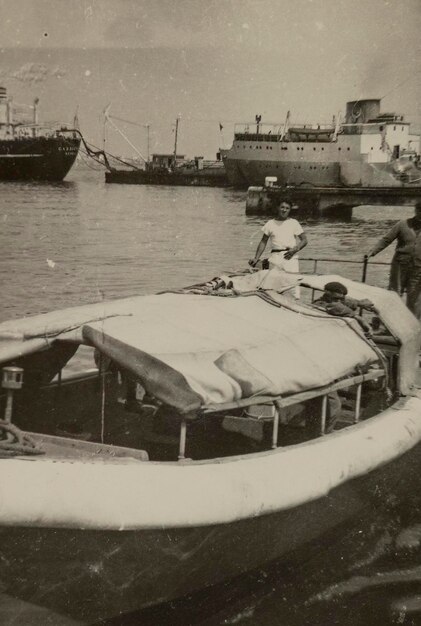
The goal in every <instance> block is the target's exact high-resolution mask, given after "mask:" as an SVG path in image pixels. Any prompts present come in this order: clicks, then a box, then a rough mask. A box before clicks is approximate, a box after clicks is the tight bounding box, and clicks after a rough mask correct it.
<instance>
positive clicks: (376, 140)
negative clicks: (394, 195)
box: [221, 99, 421, 190]
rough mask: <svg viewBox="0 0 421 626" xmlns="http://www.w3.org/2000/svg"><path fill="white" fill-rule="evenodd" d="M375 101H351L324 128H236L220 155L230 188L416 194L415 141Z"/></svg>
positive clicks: (399, 119) (405, 125) (400, 120)
mask: <svg viewBox="0 0 421 626" xmlns="http://www.w3.org/2000/svg"><path fill="white" fill-rule="evenodd" d="M380 102H381V100H380V99H370V100H355V101H351V102H348V103H347V105H346V114H345V118H344V119H343V118H342V117H341V115H338V116H336V117H334V118H333V120H332V121H331V123H329V124H292V123H291V122H290V114H289V112H288V114H287V116H286V119H285V121H284V123H283V124H278V125H276V124H274V125H267V124H262V123H261V116H260V115H257V116H256V121H255V124H247V125H245V126H243V127H242V128H241V129H240V128H236V130H235V134H234V141H233V144H232V147H231V148H229V149H226V150H222V149H221V155H222V159H223V162H224V165H225V169H226V172H227V177H228V179H229V182H230V183H231V184H232V185H234V186H235V187H241V188H247V187H249V186H250V185H263V184H264V182H265V178H266V177H268V176H270V177H276V178H277V182H278V185H281V186H284V185H294V186H296V187H300V188H311V189H314V188H325V189H326V188H335V189H337V188H342V189H348V188H353V189H360V188H364V189H366V188H371V189H380V190H384V189H385V188H390V187H397V188H399V187H408V186H409V187H416V188H418V189H421V171H420V169H419V167H418V165H419V159H420V136H419V134H416V133H415V132H414V131H412V130H411V128H410V124H409V122H406V121H405V120H404V117H403V115H397V114H396V113H381V111H380Z"/></svg>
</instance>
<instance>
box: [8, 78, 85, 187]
mask: <svg viewBox="0 0 421 626" xmlns="http://www.w3.org/2000/svg"><path fill="white" fill-rule="evenodd" d="M37 104H38V100H34V103H33V105H31V106H30V107H28V110H29V116H28V111H25V110H23V108H22V107H17V106H16V105H14V103H13V101H12V99H11V98H9V97H8V95H7V92H6V89H5V88H4V87H0V180H38V181H60V180H63V178H64V177H65V176H66V174H67V173H68V172H69V170H70V168H71V167H72V165H73V163H74V161H75V159H76V156H77V153H78V150H79V146H80V142H81V136H80V133H79V131H77V130H76V129H68V128H66V127H64V126H61V127H58V128H52V127H45V126H42V125H40V124H39V123H38V119H37V117H38V114H37Z"/></svg>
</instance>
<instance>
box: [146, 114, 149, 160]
mask: <svg viewBox="0 0 421 626" xmlns="http://www.w3.org/2000/svg"><path fill="white" fill-rule="evenodd" d="M146 132H147V137H148V148H147V149H148V163H149V160H150V151H149V124H146Z"/></svg>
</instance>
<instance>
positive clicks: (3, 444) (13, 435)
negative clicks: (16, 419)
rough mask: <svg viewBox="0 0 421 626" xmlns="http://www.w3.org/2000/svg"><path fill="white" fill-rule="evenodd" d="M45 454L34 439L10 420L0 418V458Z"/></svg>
mask: <svg viewBox="0 0 421 626" xmlns="http://www.w3.org/2000/svg"><path fill="white" fill-rule="evenodd" d="M28 454H29V455H34V454H45V452H44V450H42V449H41V448H40V447H39V446H38V444H37V443H36V441H35V440H34V439H33V438H32V437H30V436H29V435H28V434H27V433H25V432H23V431H22V430H20V428H18V427H17V426H15V425H14V424H11V423H10V422H6V421H5V420H0V458H1V457H7V456H17V455H28Z"/></svg>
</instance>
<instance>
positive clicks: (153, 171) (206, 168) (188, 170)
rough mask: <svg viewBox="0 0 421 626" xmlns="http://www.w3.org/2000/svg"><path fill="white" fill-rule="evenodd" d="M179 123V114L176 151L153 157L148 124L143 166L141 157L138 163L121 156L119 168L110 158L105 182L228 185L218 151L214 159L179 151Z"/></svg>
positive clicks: (175, 141)
mask: <svg viewBox="0 0 421 626" xmlns="http://www.w3.org/2000/svg"><path fill="white" fill-rule="evenodd" d="M110 118H111V116H110V115H109V114H107V116H106V119H107V120H109V121H111V120H110ZM115 119H119V118H115ZM178 125H179V118H177V119H176V122H175V139H174V151H173V152H172V153H169V154H152V159H149V125H146V128H147V129H148V157H147V159H145V158H144V157H143V156H142V155H141V154H140V152H139V153H138V154H139V156H140V157H141V158H142V159H143V160H144V166H143V167H140V166H139V162H138V161H137V162H136V163H135V162H133V160H131V161H129V160H127V159H125V160H122V159H119V165H120V167H119V169H117V168H115V167H113V166H112V165H111V164H110V160H109V159H107V160H106V161H105V164H106V166H107V168H108V170H107V171H106V172H105V182H106V183H123V184H131V185H176V186H184V187H227V186H228V185H229V182H228V178H227V175H226V172H225V167H224V164H223V162H222V160H221V156H220V153H219V152H218V154H217V155H216V157H217V158H216V160H214V161H208V160H205V159H204V158H203V156H196V157H194V158H193V159H187V158H186V157H185V156H184V155H180V154H178V152H177V138H178ZM130 145H132V144H130ZM132 147H133V146H132ZM122 166H123V167H122Z"/></svg>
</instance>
